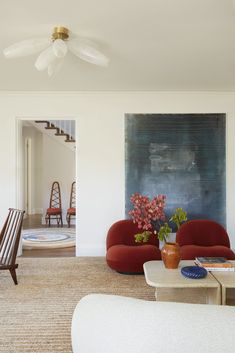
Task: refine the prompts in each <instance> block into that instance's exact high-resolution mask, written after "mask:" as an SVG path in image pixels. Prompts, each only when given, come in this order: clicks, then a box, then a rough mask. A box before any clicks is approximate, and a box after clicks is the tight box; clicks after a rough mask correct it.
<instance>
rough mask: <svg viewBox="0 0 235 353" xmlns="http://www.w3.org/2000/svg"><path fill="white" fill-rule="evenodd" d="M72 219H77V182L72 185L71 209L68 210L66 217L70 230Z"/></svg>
mask: <svg viewBox="0 0 235 353" xmlns="http://www.w3.org/2000/svg"><path fill="white" fill-rule="evenodd" d="M71 217H76V182H75V181H74V182H73V183H72V185H71V192H70V202H69V208H68V210H67V215H66V220H67V223H68V227H69V228H70V221H71Z"/></svg>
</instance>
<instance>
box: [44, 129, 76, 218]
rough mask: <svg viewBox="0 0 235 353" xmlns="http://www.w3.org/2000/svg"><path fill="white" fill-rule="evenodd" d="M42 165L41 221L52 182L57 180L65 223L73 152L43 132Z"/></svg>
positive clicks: (73, 176) (71, 180)
mask: <svg viewBox="0 0 235 353" xmlns="http://www.w3.org/2000/svg"><path fill="white" fill-rule="evenodd" d="M42 165H43V174H42V197H43V223H45V212H46V210H47V208H48V207H49V202H50V193H51V186H52V183H53V182H54V181H58V182H59V184H60V191H61V203H62V215H63V222H64V224H67V223H66V213H67V209H68V207H69V200H70V191H71V184H72V182H73V181H74V180H75V152H74V151H72V150H70V149H69V148H66V147H65V146H64V145H63V144H61V143H59V142H57V141H55V140H54V139H53V138H52V137H50V136H48V135H46V134H43V151H42ZM53 223H54V224H56V220H51V224H53Z"/></svg>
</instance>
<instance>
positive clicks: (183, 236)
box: [176, 219, 235, 260]
mask: <svg viewBox="0 0 235 353" xmlns="http://www.w3.org/2000/svg"><path fill="white" fill-rule="evenodd" d="M176 242H177V243H178V244H179V246H180V251H181V259H182V260H193V259H195V257H198V256H219V257H225V258H227V259H229V260H235V254H234V252H233V251H232V250H231V249H230V241H229V237H228V234H227V232H226V230H225V229H224V228H223V227H222V226H221V225H220V224H219V223H217V222H214V221H211V220H206V219H197V220H192V221H188V222H186V223H184V224H183V225H182V226H181V227H180V229H179V230H178V232H177V233H176Z"/></svg>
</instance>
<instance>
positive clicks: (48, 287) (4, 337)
mask: <svg viewBox="0 0 235 353" xmlns="http://www.w3.org/2000/svg"><path fill="white" fill-rule="evenodd" d="M18 263H19V269H18V271H17V274H18V281H19V284H18V286H15V285H14V284H13V281H12V279H11V277H10V274H9V271H0V352H1V353H22V352H25V353H59V352H63V353H71V343H70V342H71V339H70V325H71V318H72V313H73V310H74V308H75V306H76V304H77V302H78V301H79V299H80V298H82V297H83V296H84V295H86V294H88V293H110V294H118V295H124V296H130V297H135V298H143V299H147V300H154V289H152V288H150V287H149V286H147V285H146V283H145V280H144V276H138V275H137V276H128V275H121V274H118V273H116V272H114V271H112V270H111V269H109V268H108V267H107V266H106V263H105V260H104V258H80V259H78V258H49V259H48V258H19V259H18ZM91 353H92V352H91Z"/></svg>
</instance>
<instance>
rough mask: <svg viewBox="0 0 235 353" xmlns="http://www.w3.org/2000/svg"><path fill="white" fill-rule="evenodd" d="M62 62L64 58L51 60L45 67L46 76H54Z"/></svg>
mask: <svg viewBox="0 0 235 353" xmlns="http://www.w3.org/2000/svg"><path fill="white" fill-rule="evenodd" d="M63 62H64V58H59V59H56V60H54V61H52V63H50V64H49V66H48V69H47V72H48V76H49V77H52V76H55V75H56V74H57V73H58V72H59V71H60V70H61V68H62V65H63Z"/></svg>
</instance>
